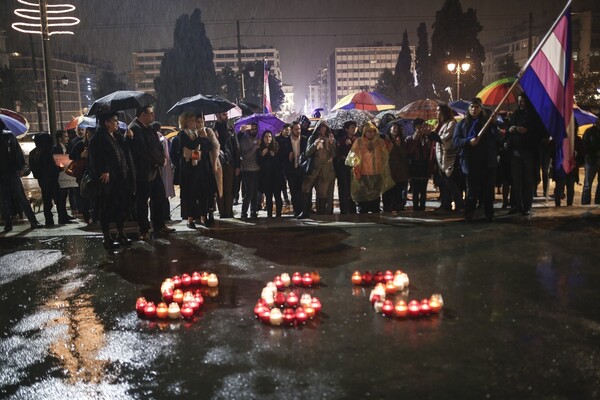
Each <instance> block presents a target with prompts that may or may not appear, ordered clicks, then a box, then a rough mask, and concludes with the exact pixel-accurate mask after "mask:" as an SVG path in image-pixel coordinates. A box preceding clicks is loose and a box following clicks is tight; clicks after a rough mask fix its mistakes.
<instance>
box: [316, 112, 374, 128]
mask: <svg viewBox="0 0 600 400" xmlns="http://www.w3.org/2000/svg"><path fill="white" fill-rule="evenodd" d="M323 119H324V120H325V122H326V123H327V125H328V126H329V127H330V128H331V129H342V128H343V127H344V123H345V122H346V121H354V122H356V124H357V126H359V127H360V126H361V125H363V124H366V123H367V122H369V121H371V119H373V114H371V113H370V112H368V111H365V110H359V109H356V108H353V109H350V110H345V109H340V110H335V111H332V112H330V113H329V114H327V115H326V116H325V117H324V118H323Z"/></svg>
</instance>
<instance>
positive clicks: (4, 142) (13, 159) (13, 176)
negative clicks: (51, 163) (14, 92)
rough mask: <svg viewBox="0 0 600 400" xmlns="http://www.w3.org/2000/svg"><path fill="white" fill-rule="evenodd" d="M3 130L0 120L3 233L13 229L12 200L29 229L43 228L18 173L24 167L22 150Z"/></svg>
mask: <svg viewBox="0 0 600 400" xmlns="http://www.w3.org/2000/svg"><path fill="white" fill-rule="evenodd" d="M4 129H6V125H5V124H4V122H3V121H2V120H0V206H1V208H2V219H3V220H4V232H5V233H8V232H10V231H12V229H13V225H12V219H11V204H12V203H13V199H14V200H15V202H16V203H18V204H19V205H20V206H21V209H22V210H23V212H24V213H25V215H26V216H27V219H28V220H29V223H30V224H31V229H36V228H43V227H44V226H43V225H41V224H40V223H39V222H38V221H37V219H36V217H35V214H34V213H33V210H32V209H31V205H30V204H29V200H27V197H26V196H25V190H24V189H23V182H21V177H20V176H19V173H20V171H21V170H22V169H23V168H24V167H25V157H24V156H23V150H21V146H19V143H17V139H16V138H15V135H13V134H12V133H10V132H4Z"/></svg>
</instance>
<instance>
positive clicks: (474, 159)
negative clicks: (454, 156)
mask: <svg viewBox="0 0 600 400" xmlns="http://www.w3.org/2000/svg"><path fill="white" fill-rule="evenodd" d="M484 122H485V121H482V120H472V119H470V118H465V119H463V120H461V121H460V122H459V123H458V124H456V129H455V130H454V137H453V138H452V143H453V144H454V147H456V148H457V149H458V151H459V153H458V156H459V158H460V167H461V169H462V171H463V173H464V174H466V175H468V174H469V171H470V172H476V171H478V170H479V171H481V170H483V169H487V168H496V166H497V165H498V146H499V144H500V139H501V136H500V132H499V131H498V128H497V127H496V125H495V124H494V123H492V124H490V125H489V126H488V128H487V129H486V130H485V132H483V133H482V134H481V136H480V139H479V143H478V144H477V145H476V146H471V145H470V144H469V141H470V140H471V139H473V138H474V137H475V136H476V135H477V133H478V132H479V130H480V129H481V128H482V127H483V124H484Z"/></svg>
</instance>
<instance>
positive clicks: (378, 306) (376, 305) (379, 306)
mask: <svg viewBox="0 0 600 400" xmlns="http://www.w3.org/2000/svg"><path fill="white" fill-rule="evenodd" d="M373 308H374V309H375V312H377V313H380V312H381V309H382V308H383V300H377V301H375V302H374V303H373Z"/></svg>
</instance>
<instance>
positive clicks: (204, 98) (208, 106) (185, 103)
mask: <svg viewBox="0 0 600 400" xmlns="http://www.w3.org/2000/svg"><path fill="white" fill-rule="evenodd" d="M233 107H235V104H233V103H232V102H230V101H229V100H227V99H225V98H223V97H221V96H217V95H211V94H207V95H204V94H197V95H195V96H190V97H184V98H182V99H181V100H179V101H178V102H177V103H175V105H174V106H173V107H171V109H169V111H167V114H173V115H179V114H182V113H184V112H192V113H196V114H199V113H202V114H204V115H206V114H217V113H222V112H225V111H229V110H231V109H232V108H233Z"/></svg>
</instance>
